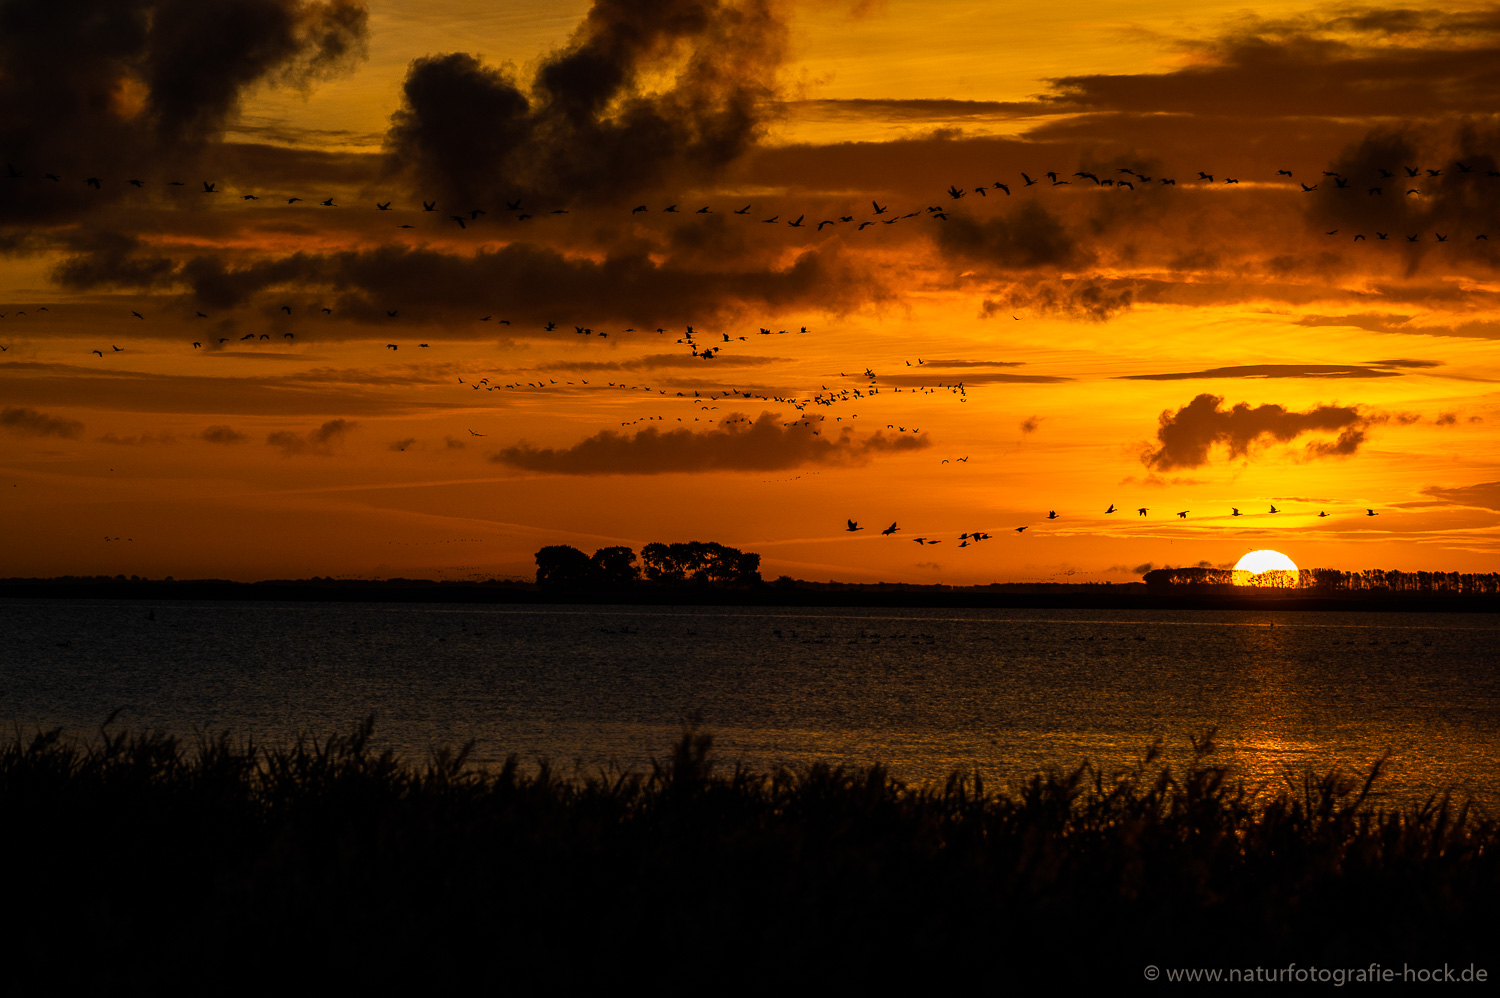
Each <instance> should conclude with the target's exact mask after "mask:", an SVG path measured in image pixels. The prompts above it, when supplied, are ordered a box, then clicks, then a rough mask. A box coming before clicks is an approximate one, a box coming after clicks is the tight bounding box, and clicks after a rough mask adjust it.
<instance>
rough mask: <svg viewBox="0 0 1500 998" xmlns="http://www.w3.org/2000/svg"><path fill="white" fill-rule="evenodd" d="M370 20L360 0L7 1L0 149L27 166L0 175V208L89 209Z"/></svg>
mask: <svg viewBox="0 0 1500 998" xmlns="http://www.w3.org/2000/svg"><path fill="white" fill-rule="evenodd" d="M366 22H367V14H366V10H365V7H364V5H363V4H361V3H358V2H355V0H324V2H318V0H219V2H215V3H211V4H204V3H195V2H193V0H78V2H73V3H66V4H56V3H50V4H49V3H36V2H19V0H7V2H5V3H3V4H0V80H4V81H5V97H6V99H5V104H4V107H3V109H0V148H3V149H4V150H5V156H6V158H7V160H8V161H9V162H10V163H12V164H13V165H15V166H16V168H17V169H18V171H19V172H20V173H22V175H23V176H22V177H21V178H20V179H19V180H16V181H13V182H7V183H6V184H4V185H0V218H5V219H10V220H25V219H34V218H38V217H47V216H57V215H66V214H71V213H76V212H80V211H92V210H96V209H97V207H98V206H99V204H100V203H101V202H107V201H109V200H111V199H113V198H115V197H118V196H119V195H120V194H122V193H123V192H125V191H133V188H130V187H127V186H126V184H125V178H127V177H132V176H134V177H140V176H145V175H148V174H150V173H151V172H152V171H151V170H150V166H151V165H152V164H153V163H156V162H157V161H159V160H162V159H164V158H166V157H168V156H170V157H171V158H172V160H173V161H174V162H176V163H182V162H184V161H187V160H191V159H192V158H193V157H194V156H195V155H196V153H197V152H198V151H199V150H200V149H201V148H202V147H203V146H204V145H206V144H208V143H211V142H214V141H216V140H217V139H218V138H219V137H220V134H221V133H222V131H223V129H224V128H225V126H226V124H228V123H229V122H230V121H231V120H232V119H233V117H234V116H235V114H236V112H237V111H238V108H239V104H240V100H241V97H242V96H243V95H244V93H245V92H246V91H247V90H248V89H250V88H251V87H254V86H256V85H259V84H267V83H269V84H291V85H293V86H305V85H307V84H308V83H310V82H311V81H313V80H316V79H321V78H325V77H327V76H329V75H332V74H333V73H335V72H337V71H339V70H341V69H342V68H344V67H345V66H347V65H349V64H350V63H351V62H352V61H353V60H355V59H357V58H359V57H360V56H361V55H362V54H363V51H364V44H365V39H366V33H367V23H366ZM46 172H52V173H56V174H58V175H60V176H62V177H64V178H65V180H66V183H62V182H59V183H56V184H53V183H51V182H49V181H47V180H45V179H43V176H42V175H43V174H44V173H46ZM89 176H99V177H101V178H103V179H104V180H105V183H104V184H103V185H102V186H101V187H100V188H99V189H94V188H92V187H89V186H86V185H85V184H84V183H83V179H84V178H85V177H89ZM42 185H46V186H45V187H44V186H42ZM39 195H40V196H39Z"/></svg>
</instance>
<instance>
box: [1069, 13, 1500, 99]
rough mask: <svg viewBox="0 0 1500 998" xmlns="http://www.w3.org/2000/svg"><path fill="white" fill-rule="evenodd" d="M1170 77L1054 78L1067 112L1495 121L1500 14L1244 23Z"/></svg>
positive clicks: (1194, 46)
mask: <svg viewBox="0 0 1500 998" xmlns="http://www.w3.org/2000/svg"><path fill="white" fill-rule="evenodd" d="M1181 47H1182V48H1183V49H1184V50H1185V51H1186V54H1187V56H1188V59H1187V60H1185V61H1186V62H1187V63H1188V64H1187V65H1185V66H1183V67H1182V68H1180V69H1176V70H1172V71H1170V72H1166V73H1143V74H1120V75H1103V74H1101V75H1092V76H1071V77H1064V78H1061V79H1057V80H1053V81H1052V90H1051V92H1050V93H1049V94H1048V95H1047V99H1049V100H1051V101H1053V102H1054V104H1055V106H1056V107H1057V109H1058V110H1059V111H1066V110H1104V111H1117V112H1137V113H1145V114H1163V113H1174V114H1178V115H1202V116H1208V117H1217V116H1228V117H1236V118H1245V117H1296V118H1299V119H1306V118H1308V117H1316V116H1326V117H1335V118H1351V117H1352V118H1358V117H1364V116H1374V115H1382V116H1390V117H1393V118H1395V117H1405V118H1409V119H1412V120H1422V119H1424V118H1428V117H1433V116H1437V115H1440V114H1443V113H1458V114H1464V113H1483V114H1488V113H1490V112H1491V111H1492V110H1493V108H1494V106H1495V103H1496V101H1497V100H1500V74H1496V73H1495V70H1494V67H1495V66H1496V65H1497V64H1500V10H1496V9H1495V8H1493V7H1489V8H1480V9H1478V10H1465V11H1443V10H1414V9H1410V8H1396V9H1391V8H1371V7H1364V8H1358V7H1346V8H1341V9H1336V10H1335V11H1333V12H1326V11H1323V12H1317V13H1312V14H1305V15H1300V16H1294V17H1288V18H1280V19H1268V18H1259V17H1253V16H1251V17H1245V18H1242V19H1240V20H1239V21H1238V22H1237V23H1236V24H1235V26H1234V27H1232V28H1231V29H1230V30H1228V31H1226V32H1225V33H1223V34H1221V35H1219V36H1218V37H1215V38H1211V39H1207V40H1202V41H1194V42H1186V43H1183V44H1182V46H1181Z"/></svg>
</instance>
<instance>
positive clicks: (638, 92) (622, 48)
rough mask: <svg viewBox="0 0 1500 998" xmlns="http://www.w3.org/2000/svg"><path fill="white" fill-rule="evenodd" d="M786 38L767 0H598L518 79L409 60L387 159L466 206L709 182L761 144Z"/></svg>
mask: <svg viewBox="0 0 1500 998" xmlns="http://www.w3.org/2000/svg"><path fill="white" fill-rule="evenodd" d="M786 35H787V32H786V26H785V24H784V23H783V22H782V20H781V18H780V16H779V15H778V12H777V10H776V5H775V4H774V3H773V2H771V0H739V2H729V0H661V2H656V3H640V2H636V0H594V3H593V5H592V6H591V7H590V9H589V11H588V13H587V15H585V17H584V20H583V23H582V24H581V25H580V26H579V27H578V29H577V30H576V31H575V32H574V35H573V37H572V38H571V39H570V40H569V42H568V44H567V45H566V46H565V47H563V48H562V49H560V50H558V51H555V52H552V53H551V54H549V55H547V56H546V57H544V58H543V59H542V60H541V63H540V65H539V66H538V67H537V69H536V71H535V73H534V74H533V75H532V77H531V79H530V80H529V81H527V82H526V83H524V84H523V83H522V82H521V81H520V80H519V79H518V78H517V77H516V75H515V73H514V72H513V71H511V70H509V69H507V68H499V67H494V66H488V65H485V64H484V63H482V62H481V61H480V60H479V59H478V58H476V57H475V56H473V55H470V54H468V53H464V52H454V53H448V54H445V55H436V56H428V57H426V58H423V59H418V60H416V61H415V62H413V63H412V65H411V68H410V69H409V70H408V72H407V76H406V81H405V83H404V84H403V87H402V105H401V108H400V109H399V110H398V111H397V112H396V113H395V114H394V115H393V116H392V119H391V128H390V132H389V133H388V135H387V150H388V154H389V157H390V159H391V162H392V164H393V165H394V166H395V167H396V168H397V169H400V170H404V171H407V172H408V173H409V174H410V175H411V176H412V177H413V178H414V179H416V180H417V181H418V182H419V183H420V184H421V185H423V189H424V190H434V192H435V193H437V195H438V196H439V198H440V199H443V200H454V201H457V202H460V203H465V204H468V203H473V204H498V203H499V201H500V199H501V198H507V199H511V200H514V199H515V198H516V197H517V196H520V197H521V198H522V199H523V201H531V200H535V199H542V200H544V201H545V204H544V205H543V206H544V207H546V208H551V207H555V206H556V205H557V204H559V203H562V204H571V203H575V202H579V201H588V200H594V201H607V200H611V199H613V198H616V197H619V196H621V195H623V194H626V193H631V194H634V193H639V192H643V191H647V190H651V189H654V188H657V187H659V186H661V185H664V184H667V183H672V182H701V181H702V180H705V179H708V178H710V177H712V176H713V175H715V174H716V173H718V172H719V171H720V170H722V169H723V168H724V167H725V166H727V165H728V164H730V163H732V162H733V161H735V160H736V159H738V158H739V157H740V156H741V155H742V154H743V153H744V152H745V151H746V150H747V149H749V148H750V147H751V146H753V145H754V144H755V142H756V141H757V140H758V139H759V137H760V135H761V133H762V131H763V128H764V124H765V117H766V114H767V111H768V108H769V103H770V100H771V98H772V97H773V96H774V93H775V84H774V77H775V73H776V70H777V68H778V67H779V65H780V63H781V61H782V58H783V54H784V50H785V46H786ZM674 70H675V74H674V75H673V76H672V77H671V79H670V80H669V81H668V84H667V85H666V86H665V87H661V86H659V82H660V81H659V80H657V79H655V77H657V76H658V75H659V74H662V73H663V72H664V71H665V72H669V73H672V72H674ZM531 207H535V205H531Z"/></svg>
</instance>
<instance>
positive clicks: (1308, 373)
mask: <svg viewBox="0 0 1500 998" xmlns="http://www.w3.org/2000/svg"><path fill="white" fill-rule="evenodd" d="M1418 363H1420V362H1418ZM1399 377H1401V372H1400V371H1382V370H1378V369H1376V368H1373V367H1362V366H1360V365H1358V364H1246V365H1242V366H1238V367H1214V368H1209V369H1208V370H1206V371H1180V372H1176V373H1172V374H1122V375H1119V379H1120V380H1122V381H1187V380H1190V379H1195V378H1399Z"/></svg>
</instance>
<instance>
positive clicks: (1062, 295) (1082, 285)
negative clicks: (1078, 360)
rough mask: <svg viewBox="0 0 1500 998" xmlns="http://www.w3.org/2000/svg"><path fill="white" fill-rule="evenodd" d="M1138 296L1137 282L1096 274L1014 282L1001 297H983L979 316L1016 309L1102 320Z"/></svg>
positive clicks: (1124, 308) (1130, 304)
mask: <svg viewBox="0 0 1500 998" xmlns="http://www.w3.org/2000/svg"><path fill="white" fill-rule="evenodd" d="M1139 295H1140V285H1139V283H1138V282H1136V281H1132V280H1126V279H1120V278H1105V277H1097V276H1089V277H1078V278H1059V279H1052V280H1032V281H1017V282H1016V283H1014V284H1012V285H1011V286H1010V287H1009V288H1008V289H1006V290H1005V292H1004V293H1003V294H1002V295H1001V297H1000V298H999V299H998V300H996V299H990V298H986V299H985V300H984V303H983V304H982V305H981V306H980V308H979V314H980V317H981V318H985V319H989V318H993V317H994V316H997V315H1002V316H1003V315H1010V316H1012V317H1013V318H1015V317H1016V316H1014V315H1013V313H1015V312H1018V311H1028V312H1034V313H1037V314H1040V315H1061V316H1066V317H1068V318H1073V319H1090V320H1092V321H1095V322H1105V321H1107V320H1109V319H1111V318H1113V317H1114V316H1115V314H1116V313H1118V312H1123V311H1125V310H1127V309H1129V308H1130V307H1131V306H1133V305H1134V304H1135V302H1136V299H1137V298H1138V297H1139Z"/></svg>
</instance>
